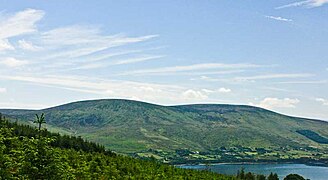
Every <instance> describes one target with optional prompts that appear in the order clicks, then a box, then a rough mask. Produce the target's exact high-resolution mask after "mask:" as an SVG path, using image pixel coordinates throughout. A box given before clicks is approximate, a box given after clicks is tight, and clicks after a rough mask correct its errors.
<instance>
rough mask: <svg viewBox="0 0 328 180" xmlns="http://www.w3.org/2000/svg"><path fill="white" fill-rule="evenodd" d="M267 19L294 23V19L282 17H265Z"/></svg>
mask: <svg viewBox="0 0 328 180" xmlns="http://www.w3.org/2000/svg"><path fill="white" fill-rule="evenodd" d="M265 17H266V18H269V19H273V20H276V21H284V22H292V21H293V20H292V19H287V18H283V17H280V16H265Z"/></svg>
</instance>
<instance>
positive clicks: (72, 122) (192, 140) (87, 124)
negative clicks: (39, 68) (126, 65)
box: [0, 100, 328, 162]
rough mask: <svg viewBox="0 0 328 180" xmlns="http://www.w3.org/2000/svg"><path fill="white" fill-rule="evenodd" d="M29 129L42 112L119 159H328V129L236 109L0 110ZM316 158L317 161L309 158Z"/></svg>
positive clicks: (84, 105)
mask: <svg viewBox="0 0 328 180" xmlns="http://www.w3.org/2000/svg"><path fill="white" fill-rule="evenodd" d="M0 112H1V113H3V114H6V115H8V116H10V117H13V118H17V119H18V121H19V122H22V123H28V124H30V123H31V122H32V120H33V119H34V115H35V113H41V112H44V113H45V114H46V118H47V127H48V129H50V131H57V132H61V133H66V134H72V135H75V136H82V137H83V138H86V139H88V140H91V141H94V142H98V143H101V144H103V145H104V146H105V147H106V148H109V149H111V150H113V151H116V152H119V153H129V154H131V155H135V156H138V157H150V156H153V157H155V158H158V159H161V160H163V161H168V162H169V161H176V160H177V159H178V160H179V161H183V160H213V161H215V160H219V159H220V160H222V161H223V160H225V161H227V160H229V158H232V159H230V160H231V161H236V160H240V161H241V160H254V159H259V160H277V159H287V160H288V159H299V158H313V159H325V158H327V157H326V156H327V155H326V154H327V152H328V151H327V149H328V145H327V144H326V143H320V141H314V140H313V138H312V139H311V138H309V136H304V135H302V134H300V133H298V132H313V133H315V134H316V135H318V136H319V137H322V138H328V123H327V122H324V121H317V120H309V119H302V118H295V117H288V116H284V115H281V114H277V113H275V112H272V111H268V110H265V109H261V108H257V107H251V106H237V105H214V104H213V105H212V104H204V105H183V106H159V105H154V104H149V103H144V102H138V101H129V100H93V101H82V102H75V103H70V104H66V105H62V106H58V107H53V108H49V109H43V110H39V111H33V110H0ZM313 154H316V155H313Z"/></svg>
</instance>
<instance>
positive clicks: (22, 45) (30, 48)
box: [18, 39, 41, 51]
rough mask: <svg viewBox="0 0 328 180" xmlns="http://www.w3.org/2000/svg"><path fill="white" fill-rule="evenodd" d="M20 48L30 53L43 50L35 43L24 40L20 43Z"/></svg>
mask: <svg viewBox="0 0 328 180" xmlns="http://www.w3.org/2000/svg"><path fill="white" fill-rule="evenodd" d="M18 47H19V48H21V49H23V50H28V51H38V50H41V47H38V46H35V45H34V44H33V43H31V42H28V41H25V40H24V39H22V40H19V41H18Z"/></svg>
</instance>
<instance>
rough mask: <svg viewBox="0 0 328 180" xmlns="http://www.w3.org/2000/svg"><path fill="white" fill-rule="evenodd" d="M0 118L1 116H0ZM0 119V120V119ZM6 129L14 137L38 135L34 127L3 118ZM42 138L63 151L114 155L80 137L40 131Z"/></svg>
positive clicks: (34, 136)
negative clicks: (10, 130)
mask: <svg viewBox="0 0 328 180" xmlns="http://www.w3.org/2000/svg"><path fill="white" fill-rule="evenodd" d="M0 117H1V114H0ZM0 119H1V118H0ZM2 121H3V123H2V124H5V126H6V127H8V128H12V129H13V133H14V135H16V136H24V137H28V138H36V137H37V136H38V135H39V134H40V133H39V132H38V131H37V130H36V128H35V127H31V126H29V125H22V124H18V123H17V122H14V123H11V122H9V121H7V120H5V119H4V118H3V119H2ZM41 136H42V137H48V138H52V139H53V141H52V142H51V143H50V145H51V146H53V147H58V148H63V149H75V150H77V151H79V150H82V151H84V152H99V153H105V154H114V153H112V152H110V151H106V150H105V147H104V146H103V145H100V144H98V143H94V142H90V141H86V140H84V139H83V138H82V137H80V136H79V137H75V136H69V135H60V134H59V133H52V132H49V131H47V129H43V130H42V131H41Z"/></svg>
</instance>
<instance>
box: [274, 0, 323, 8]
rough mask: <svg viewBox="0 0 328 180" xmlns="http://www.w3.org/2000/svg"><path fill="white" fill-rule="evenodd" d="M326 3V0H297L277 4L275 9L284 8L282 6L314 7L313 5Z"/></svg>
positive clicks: (318, 5)
mask: <svg viewBox="0 0 328 180" xmlns="http://www.w3.org/2000/svg"><path fill="white" fill-rule="evenodd" d="M326 3H328V0H305V1H297V2H293V3H290V4H286V5H283V6H279V7H276V9H284V8H290V7H300V6H303V7H307V8H314V7H320V6H323V5H324V4H326Z"/></svg>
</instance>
